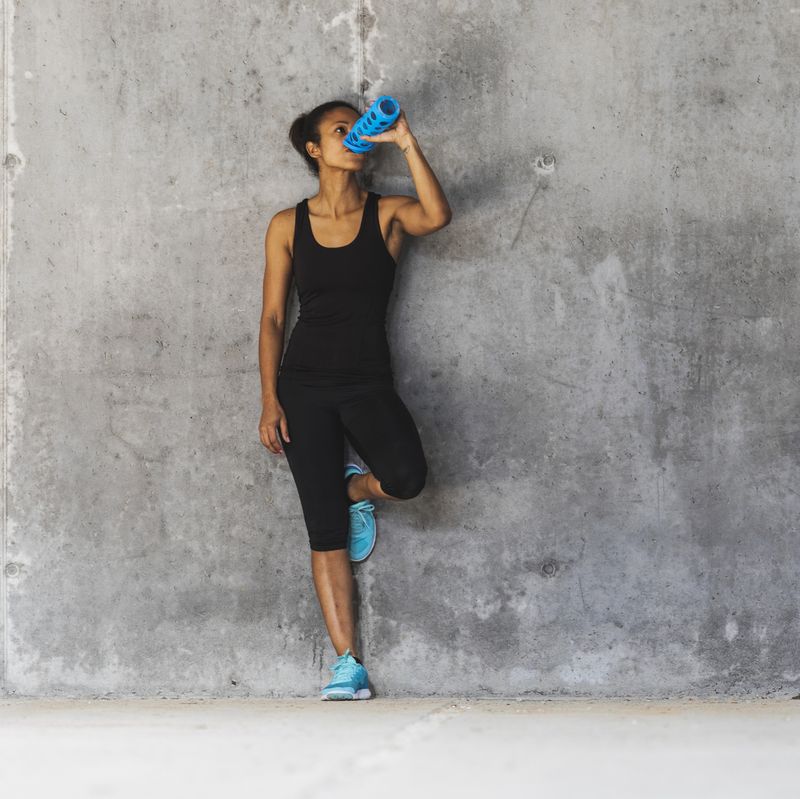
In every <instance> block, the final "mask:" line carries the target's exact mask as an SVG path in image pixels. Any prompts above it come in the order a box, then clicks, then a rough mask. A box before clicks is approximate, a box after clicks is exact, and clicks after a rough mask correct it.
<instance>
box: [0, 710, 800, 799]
mask: <svg viewBox="0 0 800 799" xmlns="http://www.w3.org/2000/svg"><path fill="white" fill-rule="evenodd" d="M798 755H800V702H797V701H792V700H780V701H778V700H776V701H726V702H713V703H712V702H703V701H681V702H665V701H649V702H641V701H624V700H621V701H606V700H593V701H588V700H586V701H584V700H567V699H564V700H561V699H559V700H515V699H503V700H487V699H478V700H472V699H453V698H450V699H414V700H396V699H381V698H377V699H372V700H370V701H362V702H321V701H319V700H317V699H266V700H261V699H252V700H220V699H217V700H205V699H198V700H195V699H185V700H175V699H149V700H101V699H98V700H71V699H59V700H34V699H8V698H7V699H4V700H3V701H0V762H1V763H2V769H1V770H0V776H1V778H2V791H3V794H4V795H6V796H9V797H11V796H14V797H20V798H21V799H32V797H54V796H58V797H59V799H63V798H64V797H80V799H89V798H90V797H136V799H141V798H142V797H147V799H152V797H160V796H170V797H191V798H192V799H201V797H219V796H226V797H236V798H237V799H238V798H239V797H249V796H267V797H273V796H274V797H280V798H281V799H300V798H301V797H303V798H304V799H316V797H325V799H335V798H336V797H345V796H347V797H351V799H352V797H353V796H362V797H368V796H379V797H381V799H384V797H394V796H398V797H399V796H402V797H408V796H413V797H420V796H423V797H426V796H437V797H447V796H455V795H457V796H459V797H481V799H485V798H486V797H491V799H494V797H501V796H502V797H522V796H526V797H527V796H534V795H537V794H539V793H541V795H542V796H547V797H548V798H549V799H552V797H571V798H574V797H579V796H583V795H586V796H592V797H593V798H596V797H615V799H620V798H621V797H637V799H642V797H648V799H652V798H653V797H680V798H681V799H689V797H704V799H708V797H725V799H733V797H748V799H750V798H751V797H753V796H756V795H760V796H769V797H770V799H779V797H788V796H792V797H795V796H797V795H798V791H799V790H800V776H799V775H798V769H797V763H798Z"/></svg>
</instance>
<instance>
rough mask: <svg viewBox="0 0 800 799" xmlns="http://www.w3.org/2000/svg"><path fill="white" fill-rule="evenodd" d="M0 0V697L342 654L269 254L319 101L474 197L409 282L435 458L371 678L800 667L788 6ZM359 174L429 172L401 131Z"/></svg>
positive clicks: (415, 681) (124, 688)
mask: <svg viewBox="0 0 800 799" xmlns="http://www.w3.org/2000/svg"><path fill="white" fill-rule="evenodd" d="M3 12H4V22H5V26H4V37H3V42H4V49H3V64H4V67H5V74H4V88H5V91H4V96H3V119H4V166H5V169H4V177H5V180H4V200H5V202H4V210H3V214H4V215H3V220H2V222H3V224H2V232H3V235H4V241H3V255H4V257H3V271H2V278H3V284H2V300H3V310H4V326H3V329H4V339H3V353H2V354H3V360H4V380H5V384H4V388H5V391H4V408H3V410H4V413H3V425H4V427H3V430H4V439H3V440H4V446H5V450H4V456H5V460H4V476H5V481H4V485H5V494H4V509H3V510H4V512H3V522H4V524H3V530H2V535H3V540H2V555H3V563H2V567H3V569H2V575H3V576H2V580H3V582H2V603H3V604H2V614H0V621H1V622H2V625H3V648H2V658H3V664H2V665H3V668H2V691H3V693H5V694H8V695H40V696H59V695H65V696H104V695H108V696H125V695H169V696H174V695H186V696H255V695H259V696H288V695H313V694H314V693H315V692H316V691H317V690H318V688H319V687H320V686H321V685H322V684H324V682H326V681H327V679H328V678H329V676H330V672H329V671H328V666H329V665H330V663H331V662H332V659H333V657H334V656H335V653H334V651H333V648H332V646H331V644H330V642H329V640H328V637H327V633H326V632H325V629H324V623H323V620H322V616H321V613H320V610H319V607H318V603H317V599H316V596H315V593H314V589H313V583H312V579H311V572H310V558H309V550H308V542H307V535H306V531H305V528H304V524H303V518H302V514H301V509H300V504H299V500H298V497H297V494H296V489H295V486H294V483H293V481H292V478H291V475H290V472H289V469H288V464H287V463H286V461H285V459H284V458H283V456H276V455H272V454H270V453H268V452H267V451H266V450H265V448H264V447H263V446H262V445H261V443H260V441H259V437H258V431H257V426H258V420H259V415H260V387H259V373H258V354H257V343H258V323H259V314H260V310H261V281H262V276H263V269H264V262H263V242H264V233H265V231H266V226H267V223H268V221H269V219H270V218H271V216H272V215H273V214H274V213H275V212H276V211H278V210H280V209H281V208H285V207H289V206H292V205H294V204H295V203H296V202H297V201H298V200H300V199H301V198H303V197H306V196H310V195H311V194H313V193H314V192H315V191H316V187H317V183H316V180H315V179H314V178H313V177H311V176H310V175H309V173H308V172H307V171H306V169H305V166H304V164H303V162H302V160H301V158H300V156H299V155H298V154H297V153H295V152H294V151H293V150H292V149H291V147H290V145H289V142H288V139H287V132H288V128H289V124H290V122H291V120H292V119H293V118H294V116H295V115H296V114H297V113H299V112H300V111H303V110H308V109H310V108H311V107H313V106H314V105H316V104H317V103H319V102H323V101H325V100H328V99H332V98H334V97H340V98H344V99H349V100H350V101H352V102H363V101H364V100H365V98H367V97H374V96H376V95H377V94H380V93H390V94H393V95H395V96H397V97H398V98H399V100H400V102H401V104H402V105H403V107H404V108H405V109H406V112H407V114H408V118H409V121H410V124H411V127H412V130H413V131H414V133H415V134H416V136H417V138H418V139H419V141H420V143H421V145H422V147H423V150H424V152H425V154H426V156H427V157H428V159H429V161H430V162H431V164H432V165H433V167H434V169H435V171H436V173H437V175H438V176H439V178H440V180H441V182H442V185H443V186H444V188H445V191H446V193H447V196H448V198H449V200H450V204H451V206H452V208H453V212H454V217H453V221H452V223H451V224H450V225H449V226H448V227H447V228H445V229H443V230H442V231H440V232H438V233H437V234H435V235H433V236H430V237H425V238H420V239H414V240H411V241H410V242H409V243H408V247H407V250H406V252H405V253H404V256H403V259H402V260H401V263H400V267H399V270H398V275H397V283H396V287H395V294H394V296H393V299H392V304H391V306H390V317H389V318H390V321H389V333H390V340H391V342H392V348H393V359H394V365H395V373H396V385H397V388H398V391H399V392H400V394H401V396H403V398H404V399H405V400H406V402H407V404H408V405H409V407H410V409H411V411H412V413H413V414H414V416H415V419H416V420H417V423H418V426H419V429H420V432H421V434H422V438H423V442H424V444H425V448H426V453H427V455H428V459H429V465H430V475H429V480H428V484H427V485H426V488H425V490H424V492H423V493H422V494H421V495H420V496H419V497H418V498H416V499H415V500H412V501H410V502H407V503H391V504H383V505H380V506H379V508H378V512H379V515H378V524H379V540H378V546H377V548H376V550H375V553H374V554H373V555H372V557H371V558H370V559H369V560H368V561H367V562H365V563H363V564H357V565H356V581H357V587H358V605H359V625H360V630H361V641H360V644H361V650H362V652H363V654H364V658H365V662H366V663H367V665H368V666H369V668H370V676H371V678H372V680H373V682H374V684H375V688H376V690H377V693H378V694H382V695H431V694H442V695H447V694H475V695H517V696H533V695H565V696H569V695H574V696H588V695H592V696H604V695H628V696H665V695H672V696H683V695H705V696H708V695H717V694H720V695H721V694H726V695H759V696H764V695H769V694H773V695H790V694H795V693H797V692H798V681H800V658H799V657H798V656H799V655H800V646H799V645H798V640H800V620H799V619H798V610H799V602H798V567H799V566H800V548H798V524H799V523H798V513H799V512H800V489H799V488H798V486H799V485H800V479H798V477H800V474H799V471H800V427H799V426H798V425H799V422H798V419H799V418H800V378H798V374H800V372H799V370H798V366H799V363H798V362H799V361H800V348H799V346H798V345H800V341H798V339H799V338H800V336H799V335H798V317H799V313H798V300H800V291H799V287H800V281H798V275H797V266H798V254H800V240H799V239H798V225H797V220H798V211H800V207H799V206H800V203H799V202H798V179H800V160H799V159H798V155H799V153H798V137H797V130H798V122H799V121H800V120H798V96H799V94H798V92H799V90H800V85H798V84H800V78H798V75H800V72H799V71H798V69H797V66H798V55H800V48H799V47H798V41H800V13H798V10H797V9H795V8H792V7H791V4H778V5H777V6H776V5H772V4H764V3H760V4H759V3H749V2H745V3H735V2H722V0H707V1H706V2H704V3H696V2H689V0H671V1H670V2H666V3H664V2H643V1H636V0H616V2H612V1H611V0H607V1H606V2H602V1H601V0H596V1H595V2H582V3H560V2H530V3H523V2H499V3H486V2H483V0H439V1H438V2H425V3H422V2H420V3H417V4H412V5H411V6H409V5H408V4H397V3H390V2H388V1H386V0H380V1H379V0H372V1H371V2H369V1H368V0H353V1H352V2H348V3H344V2H331V1H330V0H327V1H323V2H313V3H309V2H290V1H286V2H277V1H275V2H270V1H269V0H263V1H262V2H233V1H232V0H224V1H223V2H214V3H196V2H188V0H184V1H183V2H179V0H130V1H129V2H124V3H123V2H115V3H108V2H105V1H102V0H92V1H91V2H89V1H85V2H76V0H36V2H32V0H17V2H14V0H5V2H4V3H3ZM363 180H364V185H366V186H368V187H370V188H374V189H375V190H376V191H379V192H381V193H383V194H390V193H403V194H413V193H414V186H413V182H412V181H411V178H410V175H409V173H408V170H407V165H406V163H405V160H404V158H403V157H402V155H401V154H400V153H399V151H397V150H396V148H392V147H391V145H389V146H387V145H381V146H379V148H378V151H377V152H376V153H375V154H374V155H373V156H372V157H371V160H370V165H369V167H368V171H367V172H365V173H364V175H363ZM296 310H297V304H296V296H295V294H294V289H293V290H292V304H291V306H290V309H289V311H290V316H289V320H290V324H291V323H292V322H293V321H294V319H295V318H296ZM287 337H288V331H287Z"/></svg>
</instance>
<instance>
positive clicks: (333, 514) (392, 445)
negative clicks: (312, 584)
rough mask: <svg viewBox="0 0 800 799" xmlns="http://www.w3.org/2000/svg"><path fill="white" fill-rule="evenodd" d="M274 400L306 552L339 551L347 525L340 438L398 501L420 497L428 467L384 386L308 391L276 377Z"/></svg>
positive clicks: (404, 413) (409, 421) (412, 428)
mask: <svg viewBox="0 0 800 799" xmlns="http://www.w3.org/2000/svg"><path fill="white" fill-rule="evenodd" d="M277 394H278V401H279V402H280V403H281V406H282V407H283V410H284V412H285V414H286V422H287V427H288V428H289V438H290V439H291V440H290V441H284V439H283V434H282V432H281V430H280V426H279V427H278V436H279V438H280V440H281V443H282V446H283V451H284V454H285V455H286V459H287V461H288V462H289V468H290V469H291V472H292V476H293V477H294V481H295V485H296V486H297V493H298V495H299V497H300V504H301V506H302V508H303V517H304V519H305V523H306V529H307V530H308V538H309V544H310V546H311V549H312V550H317V551H320V552H325V551H328V550H331V549H346V548H347V535H348V527H349V521H350V520H349V513H348V509H347V508H348V502H347V494H346V491H345V484H344V437H345V436H347V440H348V441H349V442H350V444H351V445H352V446H353V449H354V450H355V451H356V452H357V453H358V455H359V456H360V457H361V459H362V460H363V461H364V463H366V465H367V467H368V468H369V470H370V471H371V472H372V473H373V475H374V476H375V477H376V478H377V479H378V480H379V482H380V485H381V490H382V491H383V492H384V493H386V494H389V495H390V496H392V497H396V498H398V499H411V498H412V497H415V496H416V495H417V494H419V493H420V491H422V489H423V487H424V485H425V479H426V477H427V474H428V464H427V461H426V459H425V454H424V452H423V449H422V442H421V441H420V437H419V432H418V431H417V426H416V424H415V423H414V419H413V418H412V416H411V414H410V413H409V410H408V408H407V407H406V406H405V403H404V402H403V400H402V399H400V396H399V395H398V394H397V392H396V390H395V388H394V386H393V385H392V384H387V383H386V382H383V383H366V382H365V383H362V384H358V385H350V386H309V385H306V384H304V383H301V382H298V381H297V380H293V379H292V378H289V377H287V376H285V375H283V374H279V375H278V382H277Z"/></svg>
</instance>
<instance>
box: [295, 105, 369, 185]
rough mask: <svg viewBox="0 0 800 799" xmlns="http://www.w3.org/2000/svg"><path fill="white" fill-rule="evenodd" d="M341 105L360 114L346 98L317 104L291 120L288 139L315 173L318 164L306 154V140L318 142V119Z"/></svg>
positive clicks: (317, 173) (317, 169)
mask: <svg viewBox="0 0 800 799" xmlns="http://www.w3.org/2000/svg"><path fill="white" fill-rule="evenodd" d="M341 106H345V107H346V108H351V109H352V110H353V111H355V112H356V113H357V114H359V115H360V114H361V112H360V111H359V110H358V109H357V108H356V107H355V106H354V105H353V104H352V103H348V102H347V100H330V101H329V102H327V103H322V105H318V106H317V107H316V108H315V109H313V110H312V111H309V112H308V113H307V114H300V116H299V117H297V119H295V121H294V122H292V126H291V127H290V128H289V141H291V143H292V146H293V147H294V149H295V150H297V152H298V153H300V155H302V156H303V158H304V159H305V161H306V164H307V165H308V167H309V169H310V170H311V171H312V172H313V173H314V174H315V175H319V164H318V163H317V159H316V158H312V157H311V156H310V155H309V154H308V151H307V150H306V142H307V141H313V142H314V143H315V144H319V140H320V135H319V123H320V120H321V119H322V117H323V116H324V115H325V114H326V113H327V112H328V111H330V110H331V109H332V108H340V107H341Z"/></svg>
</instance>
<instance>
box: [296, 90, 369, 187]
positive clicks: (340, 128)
mask: <svg viewBox="0 0 800 799" xmlns="http://www.w3.org/2000/svg"><path fill="white" fill-rule="evenodd" d="M360 118H361V115H360V114H358V113H356V112H355V111H353V110H352V109H351V108H348V107H347V106H340V107H339V108H332V109H330V111H328V112H327V113H326V114H325V116H323V117H322V119H321V120H320V123H319V144H318V145H317V144H314V143H313V142H309V143H308V144H307V145H306V147H308V148H309V150H310V152H311V154H312V155H314V156H316V157H317V158H318V160H319V161H320V162H324V164H325V165H326V166H328V167H331V168H332V169H344V170H347V171H350V172H358V170H360V169H361V168H362V167H363V166H364V158H365V156H366V154H365V153H354V152H353V151H352V150H350V149H349V148H347V147H345V146H344V137H345V136H347V134H348V133H349V132H350V129H351V128H352V127H353V125H355V124H356V122H358V120H359V119H360ZM320 167H322V163H320Z"/></svg>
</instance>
